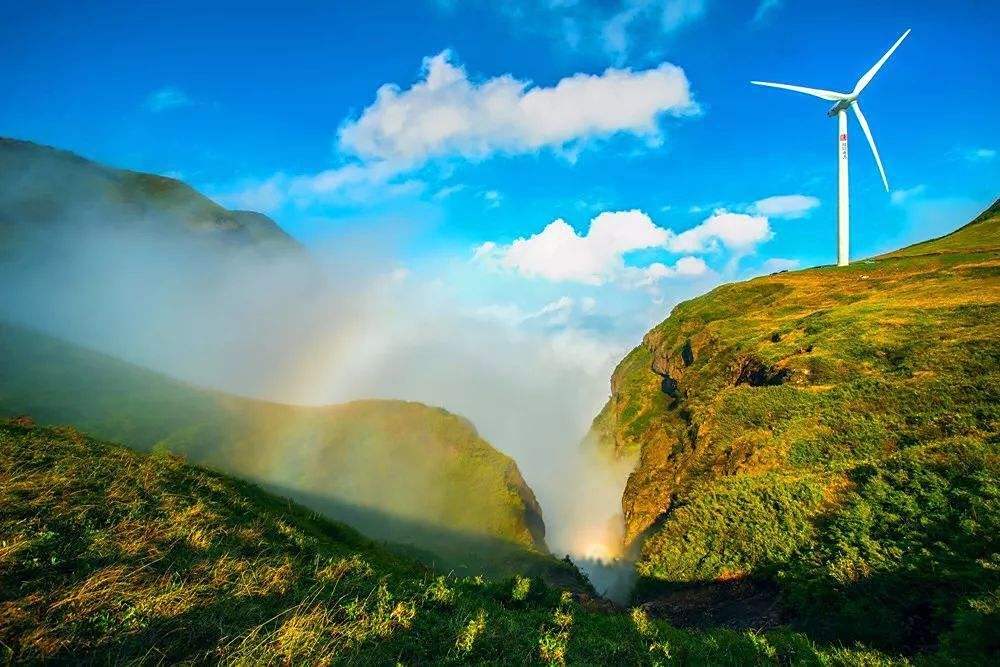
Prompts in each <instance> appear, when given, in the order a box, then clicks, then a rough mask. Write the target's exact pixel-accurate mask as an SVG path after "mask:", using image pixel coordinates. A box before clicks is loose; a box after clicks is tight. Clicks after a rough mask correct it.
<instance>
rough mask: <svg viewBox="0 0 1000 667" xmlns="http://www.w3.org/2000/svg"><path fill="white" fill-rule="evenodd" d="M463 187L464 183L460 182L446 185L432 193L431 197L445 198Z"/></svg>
mask: <svg viewBox="0 0 1000 667" xmlns="http://www.w3.org/2000/svg"><path fill="white" fill-rule="evenodd" d="M464 189H465V185H464V184H462V183H457V184H455V185H446V186H445V187H443V188H441V189H440V190H438V191H437V192H435V193H434V196H433V198H434V199H436V200H438V201H440V200H442V199H447V198H448V197H450V196H452V195H453V194H456V193H459V192H461V191H462V190H464Z"/></svg>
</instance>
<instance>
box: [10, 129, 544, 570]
mask: <svg viewBox="0 0 1000 667" xmlns="http://www.w3.org/2000/svg"><path fill="white" fill-rule="evenodd" d="M327 292H328V283H327V280H326V275H325V274H324V273H323V272H322V270H321V268H320V266H319V264H318V263H317V262H314V261H313V258H312V257H311V256H310V255H309V253H308V251H307V250H306V249H305V248H304V247H302V246H301V245H299V244H298V243H297V242H296V241H294V240H293V239H292V238H291V237H289V236H288V235H287V234H286V233H285V232H284V231H282V230H281V228H280V227H278V225H277V224H275V222H274V221H272V220H271V219H270V218H268V217H267V216H264V215H261V214H259V213H254V212H249V211H229V210H226V209H224V208H222V207H220V206H219V205H217V204H215V203H214V202H212V201H211V200H209V199H208V198H207V197H205V196H203V195H201V194H200V193H198V192H197V191H195V190H194V189H192V188H191V187H189V186H187V185H186V184H184V183H182V182H180V181H178V180H175V179H171V178H165V177H162V176H157V175H153V174H145V173H139V172H134V171H128V170H123V169H116V168H112V167H108V166H105V165H101V164H98V163H96V162H93V161H90V160H87V159H84V158H82V157H79V156H77V155H74V154H72V153H69V152H66V151H61V150H57V149H53V148H48V147H45V146H39V145H37V144H33V143H30V142H25V141H18V140H13V139H0V297H2V298H0V355H2V366H0V368H2V373H0V413H2V414H3V415H6V416H13V415H20V414H28V415H31V416H32V417H34V418H35V419H37V420H39V421H40V422H42V423H48V424H72V425H74V426H77V427H79V428H82V429H86V430H87V431H88V432H90V433H92V434H94V435H96V436H97V437H101V438H106V439H113V440H116V441H119V442H122V443H125V444H127V445H129V446H132V447H135V448H138V449H141V450H146V451H148V450H151V449H163V450H166V451H170V452H174V453H177V454H182V455H184V456H186V457H188V458H189V459H190V460H192V461H194V462H197V463H200V464H205V465H211V466H213V467H216V468H218V469H220V470H225V471H228V472H230V473H234V474H238V475H241V476H243V477H245V478H249V479H252V480H254V481H257V482H258V483H261V484H265V485H267V486H268V487H269V488H271V489H274V490H276V491H279V492H281V493H282V494H284V495H291V496H293V497H295V498H297V499H298V500H300V501H301V502H304V503H306V504H308V505H309V506H311V507H313V508H314V509H317V510H319V511H322V512H323V513H325V514H326V515H328V516H331V517H335V518H339V519H341V520H346V521H349V522H350V523H351V524H352V525H355V526H356V527H358V528H359V529H362V530H364V531H366V532H367V533H368V534H369V535H372V536H374V537H378V538H380V539H387V540H393V541H397V542H401V543H406V544H410V545H413V547H414V548H417V549H423V550H428V551H429V552H430V554H429V555H428V556H427V557H428V559H431V560H434V559H437V560H441V559H445V560H446V561H447V562H448V563H449V565H450V566H453V567H457V568H463V567H468V568H472V569H482V567H484V566H486V567H490V566H493V565H496V566H498V567H505V565H504V562H503V561H504V559H505V558H506V559H509V560H511V561H516V560H518V559H521V561H524V562H530V563H535V562H538V563H542V564H543V565H544V566H545V567H549V566H550V565H551V564H552V562H553V561H551V559H550V558H549V557H548V555H547V554H548V552H547V549H546V546H545V540H544V534H545V528H544V523H543V520H542V516H541V510H540V508H539V506H538V503H537V501H536V500H535V496H534V494H533V493H532V491H531V489H530V488H528V486H527V484H526V483H525V481H524V479H523V478H522V476H521V473H520V471H519V470H518V467H517V464H516V463H515V462H514V461H513V460H511V459H510V458H509V457H507V456H505V455H503V454H501V453H500V452H498V451H497V450H495V449H494V448H493V447H492V446H491V445H490V444H489V443H488V442H486V441H485V440H484V439H482V438H481V437H479V435H478V433H477V432H476V429H475V428H474V427H473V426H472V424H470V423H469V422H468V421H467V420H465V419H463V418H462V417H459V416H457V415H454V414H451V413H449V412H447V411H445V410H443V409H439V408H432V407H428V406H425V405H422V404H418V403H411V402H403V401H388V400H386V401H379V400H367V401H357V402H354V403H349V404H344V405H332V406H327V407H299V406H294V405H287V404H283V403H281V402H276V401H268V400H254V399H252V398H244V397H242V396H237V395H232V394H230V393H225V392H222V391H212V390H209V389H203V388H201V387H202V386H219V384H215V381H218V382H220V383H221V382H225V383H226V384H225V385H224V386H228V387H231V388H233V389H234V391H235V392H237V393H240V394H248V395H253V394H256V395H270V394H273V393H275V392H276V388H280V387H282V386H285V385H290V384H291V385H294V384H295V383H296V382H297V381H299V380H300V378H301V376H302V375H303V373H304V371H303V369H304V368H307V367H308V368H311V367H316V368H320V369H321V368H322V367H321V365H320V361H319V360H320V355H321V354H323V353H324V350H325V348H326V347H329V344H328V339H330V340H333V341H334V347H336V345H335V341H336V333H337V325H338V322H334V323H331V322H330V321H328V320H325V319H323V318H324V317H326V316H327V313H330V312H335V313H343V315H342V316H341V317H342V320H343V322H344V323H345V325H346V324H350V317H351V315H350V313H351V312H352V311H351V310H350V307H351V306H352V304H349V303H344V300H343V299H341V300H340V301H336V300H332V299H330V298H328V297H327ZM345 292H346V293H348V294H349V293H350V290H345ZM354 297H355V298H357V295H354ZM47 334H49V335H47ZM126 359H127V360H128V361H126ZM129 361H131V362H138V363H129ZM152 368H155V369H156V370H152ZM317 372H321V371H317ZM177 378H184V380H185V381H182V380H179V379H177ZM525 567H528V565H526V566H525ZM506 569H509V568H506Z"/></svg>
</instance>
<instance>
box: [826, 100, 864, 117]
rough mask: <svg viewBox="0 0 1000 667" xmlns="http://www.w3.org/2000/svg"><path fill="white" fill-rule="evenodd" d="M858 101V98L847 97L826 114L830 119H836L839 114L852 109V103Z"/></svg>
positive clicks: (838, 101)
mask: <svg viewBox="0 0 1000 667" xmlns="http://www.w3.org/2000/svg"><path fill="white" fill-rule="evenodd" d="M856 99H858V98H857V97H845V98H844V99H842V100H837V103H836V104H834V105H833V106H832V107H830V110H829V111H827V112H826V115H827V116H829V117H830V118H836V117H837V114H838V113H840V112H841V111H847V110H848V109H849V108H850V107H851V102H853V101H854V100H856Z"/></svg>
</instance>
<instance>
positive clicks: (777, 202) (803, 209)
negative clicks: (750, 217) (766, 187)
mask: <svg viewBox="0 0 1000 667" xmlns="http://www.w3.org/2000/svg"><path fill="white" fill-rule="evenodd" d="M818 206H819V199H817V198H816V197H810V196H808V195H778V196H776V197H766V198H765V199H758V200H757V201H755V202H754V203H753V205H752V206H751V207H750V210H751V211H752V212H753V213H757V214H758V215H766V216H768V217H770V218H790V219H792V218H803V217H805V216H807V215H809V213H811V212H812V210H813V209H814V208H816V207H818Z"/></svg>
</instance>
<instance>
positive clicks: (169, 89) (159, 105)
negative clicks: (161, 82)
mask: <svg viewBox="0 0 1000 667" xmlns="http://www.w3.org/2000/svg"><path fill="white" fill-rule="evenodd" d="M145 104H146V108H147V109H149V110H150V111H152V112H153V113H160V112H161V111H167V110H169V109H179V108H181V107H189V106H191V105H193V104H194V101H193V100H192V99H191V98H190V97H188V95H187V93H185V92H184V91H183V90H181V89H180V88H177V87H175V86H164V87H163V88H160V89H159V90H154V91H153V92H152V93H150V94H149V95H148V96H147V97H146V103H145Z"/></svg>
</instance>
